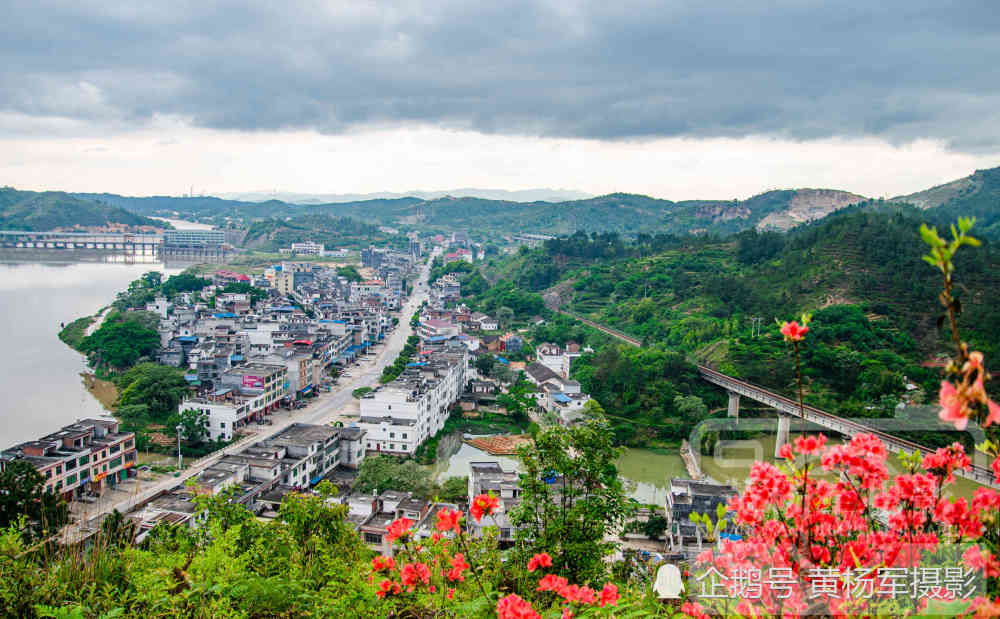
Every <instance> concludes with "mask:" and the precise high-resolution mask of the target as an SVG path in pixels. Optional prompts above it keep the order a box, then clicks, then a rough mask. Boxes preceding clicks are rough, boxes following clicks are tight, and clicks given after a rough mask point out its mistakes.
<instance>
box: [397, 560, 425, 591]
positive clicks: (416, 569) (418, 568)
mask: <svg viewBox="0 0 1000 619" xmlns="http://www.w3.org/2000/svg"><path fill="white" fill-rule="evenodd" d="M399 575H400V580H401V581H402V582H403V584H404V585H406V586H408V587H413V586H416V585H418V584H420V583H424V584H425V585H426V584H428V583H429V582H430V581H431V568H429V567H428V566H427V564H426V563H407V564H406V565H404V566H403V569H401V570H399Z"/></svg>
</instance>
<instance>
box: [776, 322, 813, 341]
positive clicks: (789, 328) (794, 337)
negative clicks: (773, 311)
mask: <svg viewBox="0 0 1000 619" xmlns="http://www.w3.org/2000/svg"><path fill="white" fill-rule="evenodd" d="M806 333H809V327H807V326H805V325H799V323H798V321H797V320H793V321H792V322H786V323H784V324H782V325H781V334H782V335H784V336H785V341H788V342H801V341H802V339H803V338H805V336H806Z"/></svg>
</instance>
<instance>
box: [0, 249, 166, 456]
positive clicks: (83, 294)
mask: <svg viewBox="0 0 1000 619" xmlns="http://www.w3.org/2000/svg"><path fill="white" fill-rule="evenodd" d="M153 270H156V271H161V272H164V273H176V272H178V271H177V270H169V271H168V270H167V269H164V268H163V265H161V264H158V263H152V264H113V263H94V262H74V263H22V264H6V263H0V307H2V308H3V318H4V320H3V321H0V342H3V351H4V352H3V355H0V390H2V393H3V402H2V403H0V449H6V448H7V447H9V446H11V445H15V444H17V443H20V442H23V441H27V440H31V439H35V438H38V437H39V436H41V435H44V434H47V433H49V432H53V431H55V430H58V429H59V428H60V427H62V426H64V425H67V424H70V423H73V422H74V421H76V420H77V419H82V418H84V417H93V416H97V415H101V414H104V413H105V411H104V409H103V408H102V407H101V405H100V403H99V402H98V401H97V400H96V399H94V398H93V397H92V396H91V395H90V394H89V393H88V392H87V390H86V389H85V388H84V386H83V381H82V379H81V378H80V372H82V371H84V370H85V369H86V364H85V362H84V358H83V356H82V355H80V354H79V353H77V352H76V351H74V350H72V349H71V348H69V347H68V346H66V345H65V344H63V343H62V342H61V341H60V340H59V337H58V335H59V330H60V323H61V322H65V323H67V324H68V323H69V322H71V321H73V320H75V319H77V318H80V317H82V316H89V315H93V314H94V313H96V312H97V311H98V310H100V309H101V308H102V307H105V306H107V305H108V304H109V303H110V302H111V301H113V300H114V298H115V295H116V294H117V293H118V292H120V291H121V290H124V289H125V288H127V287H128V284H129V282H131V281H132V280H134V279H136V278H138V277H139V276H140V275H142V274H143V273H145V272H146V271H153Z"/></svg>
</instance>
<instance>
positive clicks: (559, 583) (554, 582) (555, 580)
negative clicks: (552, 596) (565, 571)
mask: <svg viewBox="0 0 1000 619" xmlns="http://www.w3.org/2000/svg"><path fill="white" fill-rule="evenodd" d="M568 584H569V581H568V580H566V579H565V578H563V577H562V576H557V575H556V574H546V575H545V576H542V579H541V580H539V581H538V589H537V590H538V591H555V592H557V593H558V592H559V591H562V590H563V589H565V588H566V585H568Z"/></svg>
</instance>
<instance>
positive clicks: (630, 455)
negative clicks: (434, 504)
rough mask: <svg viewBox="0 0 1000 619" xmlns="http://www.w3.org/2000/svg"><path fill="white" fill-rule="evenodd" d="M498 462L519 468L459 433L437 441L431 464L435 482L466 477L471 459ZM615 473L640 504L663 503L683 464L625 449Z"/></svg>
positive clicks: (511, 459)
mask: <svg viewBox="0 0 1000 619" xmlns="http://www.w3.org/2000/svg"><path fill="white" fill-rule="evenodd" d="M491 460H493V461H497V462H499V463H500V466H502V467H503V469H504V470H506V471H510V470H520V468H521V467H520V461H519V460H518V459H517V458H516V457H512V456H493V455H490V454H489V453H487V452H485V451H483V450H481V449H477V448H476V447H473V446H472V445H469V444H467V443H464V442H462V435H461V434H458V433H456V434H450V435H448V436H445V437H442V439H441V441H440V443H439V444H438V461H437V462H436V463H435V464H434V465H433V466H432V467H431V473H432V475H433V477H434V479H436V480H437V481H439V482H440V481H444V480H445V479H447V478H448V477H465V476H467V475H468V474H469V463H470V462H483V461H491ZM618 474H619V477H621V478H622V482H623V483H624V485H625V491H626V492H627V493H628V495H629V496H630V497H632V498H634V499H636V500H637V501H639V502H641V503H654V504H657V505H662V504H663V501H664V500H665V499H666V493H667V488H668V484H669V482H670V478H671V477H686V476H687V472H686V471H685V470H684V463H683V461H682V460H681V458H680V456H679V455H678V454H665V453H660V452H654V451H650V450H648V449H634V448H628V449H626V450H625V453H624V454H623V455H622V457H621V458H620V459H619V460H618Z"/></svg>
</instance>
